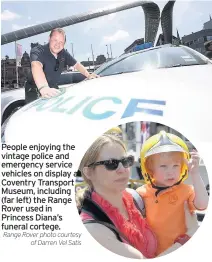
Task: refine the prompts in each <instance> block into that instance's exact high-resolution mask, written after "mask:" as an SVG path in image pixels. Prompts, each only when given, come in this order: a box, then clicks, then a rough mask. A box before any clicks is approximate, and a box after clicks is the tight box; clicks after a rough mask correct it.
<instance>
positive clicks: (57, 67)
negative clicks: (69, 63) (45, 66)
mask: <svg viewBox="0 0 212 262" xmlns="http://www.w3.org/2000/svg"><path fill="white" fill-rule="evenodd" d="M59 67H60V61H59V59H56V65H55V68H54V71H58V69H59Z"/></svg>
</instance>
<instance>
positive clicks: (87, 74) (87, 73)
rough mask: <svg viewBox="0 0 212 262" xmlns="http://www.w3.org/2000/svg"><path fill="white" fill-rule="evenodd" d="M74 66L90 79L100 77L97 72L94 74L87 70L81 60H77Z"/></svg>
mask: <svg viewBox="0 0 212 262" xmlns="http://www.w3.org/2000/svg"><path fill="white" fill-rule="evenodd" d="M74 68H76V69H77V70H78V71H79V72H80V73H81V74H83V75H84V76H86V77H87V78H89V79H92V78H97V77H99V76H98V75H96V74H94V73H92V74H90V73H89V72H88V70H87V69H86V68H85V67H84V66H83V65H82V64H81V63H80V62H77V63H76V64H75V65H74Z"/></svg>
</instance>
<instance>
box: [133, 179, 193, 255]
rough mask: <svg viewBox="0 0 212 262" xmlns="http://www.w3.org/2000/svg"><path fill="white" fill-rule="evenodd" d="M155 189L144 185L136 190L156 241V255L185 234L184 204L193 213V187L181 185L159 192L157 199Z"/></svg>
mask: <svg viewBox="0 0 212 262" xmlns="http://www.w3.org/2000/svg"><path fill="white" fill-rule="evenodd" d="M156 191H157V189H154V188H152V186H151V185H144V186H142V187H139V188H138V189H137V192H138V193H139V194H140V196H141V197H142V198H143V200H144V203H145V208H146V220H147V224H148V225H149V226H150V228H151V229H152V231H153V232H154V233H155V234H156V238H157V241H158V249H157V255H159V254H160V253H162V252H163V251H165V250H166V249H168V248H169V247H171V246H172V245H173V244H174V241H175V239H176V238H177V237H178V236H180V235H182V234H185V233H186V231H187V230H186V224H185V211H184V203H185V201H187V202H188V205H189V209H190V211H191V212H193V211H194V210H195V209H196V207H195V206H194V203H193V200H194V196H195V194H194V189H193V186H190V185H186V184H183V183H181V184H180V185H177V186H173V187H171V188H169V189H166V190H163V191H161V192H160V193H159V194H158V195H157V197H156V196H155V192H156Z"/></svg>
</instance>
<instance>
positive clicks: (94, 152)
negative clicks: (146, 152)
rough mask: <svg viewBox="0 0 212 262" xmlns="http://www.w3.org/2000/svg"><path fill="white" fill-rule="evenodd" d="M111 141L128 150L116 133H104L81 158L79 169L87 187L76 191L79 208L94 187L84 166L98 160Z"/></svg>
mask: <svg viewBox="0 0 212 262" xmlns="http://www.w3.org/2000/svg"><path fill="white" fill-rule="evenodd" d="M110 143H114V144H118V145H120V146H121V147H122V148H123V149H124V151H125V152H126V147H125V145H124V143H123V142H122V141H121V140H120V139H119V138H118V137H117V136H114V135H111V134H104V135H102V136H100V137H98V138H97V139H96V140H95V141H94V142H93V144H92V145H91V146H90V147H89V148H88V150H87V151H86V153H85V155H84V156H83V158H82V160H81V163H80V166H79V170H80V172H81V174H82V177H83V178H84V181H85V182H86V184H87V185H86V187H85V188H83V189H82V190H79V191H77V193H76V203H77V208H78V209H80V208H81V206H82V203H83V201H84V198H85V197H86V196H88V195H89V194H90V192H91V191H92V189H93V185H92V182H91V181H90V180H89V179H88V178H87V177H86V176H85V174H84V173H83V169H84V167H87V166H88V165H90V164H92V163H93V162H95V161H96V160H97V158H98V156H99V154H100V152H101V150H102V148H103V147H104V146H105V145H106V144H110ZM91 168H95V167H91Z"/></svg>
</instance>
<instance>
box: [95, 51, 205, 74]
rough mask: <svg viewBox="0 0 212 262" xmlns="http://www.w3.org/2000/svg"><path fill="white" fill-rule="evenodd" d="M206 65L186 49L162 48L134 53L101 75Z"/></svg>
mask: <svg viewBox="0 0 212 262" xmlns="http://www.w3.org/2000/svg"><path fill="white" fill-rule="evenodd" d="M201 64H206V61H205V60H203V59H202V58H201V56H199V55H198V54H197V53H195V52H192V50H190V49H187V48H184V47H176V46H170V47H161V48H156V49H150V50H146V51H144V52H139V53H134V54H132V55H131V56H128V57H126V58H124V59H122V60H121V59H120V61H117V62H115V63H114V64H112V65H110V66H109V67H106V68H105V69H103V70H102V71H101V72H99V74H100V75H101V76H107V75H112V74H119V73H127V72H135V71H140V70H146V69H154V68H169V67H170V68H171V67H176V66H189V65H201Z"/></svg>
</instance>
